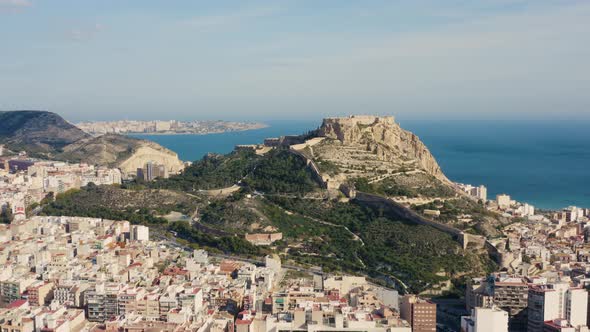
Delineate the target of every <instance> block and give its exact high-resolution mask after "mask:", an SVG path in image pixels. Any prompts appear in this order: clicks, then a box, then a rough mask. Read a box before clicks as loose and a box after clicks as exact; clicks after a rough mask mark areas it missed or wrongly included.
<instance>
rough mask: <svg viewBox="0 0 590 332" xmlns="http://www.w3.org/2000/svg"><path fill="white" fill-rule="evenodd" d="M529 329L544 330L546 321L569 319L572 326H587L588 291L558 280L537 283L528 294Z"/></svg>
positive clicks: (532, 330)
mask: <svg viewBox="0 0 590 332" xmlns="http://www.w3.org/2000/svg"><path fill="white" fill-rule="evenodd" d="M528 295H529V296H528V331H529V332H534V331H542V330H543V325H544V322H546V321H553V320H557V319H565V320H567V321H568V322H569V323H570V324H571V326H572V327H574V328H576V329H579V328H584V327H586V323H587V322H586V319H587V315H588V292H587V291H586V290H585V289H582V288H576V287H571V286H570V284H569V283H566V282H558V283H553V284H547V285H535V286H532V287H531V288H530V289H529V294H528Z"/></svg>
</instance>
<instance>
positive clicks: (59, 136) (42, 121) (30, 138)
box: [0, 111, 90, 156]
mask: <svg viewBox="0 0 590 332" xmlns="http://www.w3.org/2000/svg"><path fill="white" fill-rule="evenodd" d="M88 137H90V136H89V135H88V134H86V133H85V132H83V131H82V130H80V129H78V128H77V127H76V126H74V125H72V124H70V123H69V122H67V121H65V120H64V119H63V118H61V117H60V116H59V115H57V114H55V113H51V112H45V111H14V112H0V143H2V144H5V145H6V146H7V148H9V149H11V150H13V151H21V150H24V151H27V152H28V153H30V154H34V155H47V156H51V155H53V154H55V153H58V152H60V151H61V150H62V149H63V148H64V147H65V146H67V145H69V144H72V143H74V142H77V141H79V140H82V139H86V138H88Z"/></svg>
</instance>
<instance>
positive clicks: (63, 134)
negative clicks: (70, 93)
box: [0, 111, 183, 174]
mask: <svg viewBox="0 0 590 332" xmlns="http://www.w3.org/2000/svg"><path fill="white" fill-rule="evenodd" d="M0 144H5V145H6V147H7V148H8V149H10V150H12V151H16V152H18V151H26V152H27V153H28V154H29V155H31V156H34V157H40V158H47V159H53V160H63V161H70V162H85V163H89V164H95V165H105V166H110V167H118V168H121V170H122V171H123V173H133V172H135V170H136V169H137V168H139V167H143V165H144V164H145V163H146V162H148V161H154V162H157V163H160V164H163V165H165V166H166V167H167V168H168V171H169V172H170V173H172V174H173V173H176V172H178V171H179V170H181V169H182V167H183V164H182V161H180V160H179V159H178V155H177V154H176V153H174V152H172V151H170V150H168V149H166V148H164V147H162V146H160V145H158V144H156V143H153V142H150V141H146V140H139V139H135V138H131V137H128V136H123V135H114V134H112V135H104V136H101V137H92V136H91V135H89V134H87V133H85V132H84V131H82V130H81V129H79V128H78V127H76V126H74V125H72V124H70V123H69V122H67V121H66V120H64V119H63V118H62V117H61V116H59V115H57V114H55V113H52V112H46V111H11V112H0Z"/></svg>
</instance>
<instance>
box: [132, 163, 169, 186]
mask: <svg viewBox="0 0 590 332" xmlns="http://www.w3.org/2000/svg"><path fill="white" fill-rule="evenodd" d="M137 178H138V179H142V180H144V181H153V180H154V179H157V178H162V179H166V178H168V171H167V170H166V166H164V165H160V164H158V163H155V162H151V161H150V162H148V163H146V164H145V165H144V166H143V168H138V169H137Z"/></svg>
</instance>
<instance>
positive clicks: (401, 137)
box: [318, 116, 449, 183]
mask: <svg viewBox="0 0 590 332" xmlns="http://www.w3.org/2000/svg"><path fill="white" fill-rule="evenodd" d="M318 134H319V136H323V137H327V138H329V139H332V140H336V141H337V142H334V141H332V142H326V144H325V145H332V147H334V148H335V149H332V150H333V151H329V150H331V149H330V148H329V147H327V148H325V149H323V150H321V151H322V152H323V153H320V154H321V157H324V158H326V159H328V160H331V161H333V162H335V163H340V164H342V166H343V167H344V168H346V167H347V166H352V165H353V164H355V163H358V161H364V162H366V163H365V164H366V165H365V170H367V166H369V167H371V168H372V170H374V171H375V173H381V174H382V175H385V174H387V173H391V172H392V171H405V172H408V171H423V172H425V173H427V174H429V175H432V176H434V177H435V178H437V179H438V180H440V181H443V182H445V183H449V180H448V179H447V178H446V176H445V175H444V174H443V172H442V170H441V169H440V167H439V165H438V163H437V162H436V160H435V159H434V157H433V156H432V154H431V153H430V151H429V150H428V148H427V147H426V145H424V143H422V141H420V139H419V138H418V136H416V135H415V134H413V133H411V132H409V131H407V130H404V129H402V128H401V127H400V126H399V124H397V123H396V122H395V119H394V117H392V116H384V117H379V116H350V117H346V118H327V119H324V121H323V123H322V126H321V127H320V129H319V132H318ZM336 150H338V151H336ZM359 157H360V158H359ZM379 164H381V165H379ZM380 166H386V168H385V167H380ZM375 175H377V174H375Z"/></svg>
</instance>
